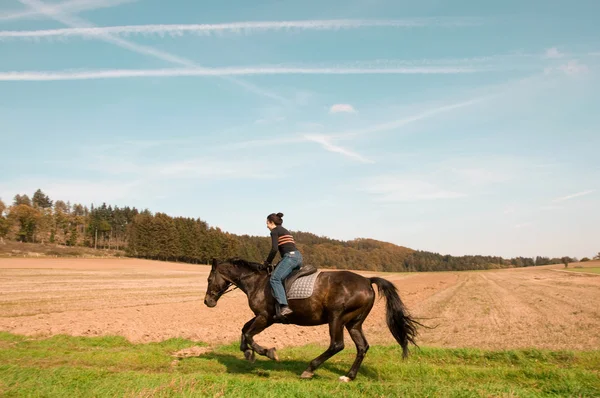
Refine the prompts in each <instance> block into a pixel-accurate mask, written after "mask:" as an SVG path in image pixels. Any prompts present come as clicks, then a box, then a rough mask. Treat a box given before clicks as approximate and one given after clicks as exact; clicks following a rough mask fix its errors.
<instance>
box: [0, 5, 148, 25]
mask: <svg viewBox="0 0 600 398" xmlns="http://www.w3.org/2000/svg"><path fill="white" fill-rule="evenodd" d="M136 1H138V0H70V1H64V2H62V3H57V4H52V5H51V6H49V7H52V8H54V9H56V10H59V11H60V12H69V13H77V12H81V11H91V10H97V9H100V8H110V7H115V6H118V5H121V4H126V3H134V2H136ZM44 16H45V13H42V12H40V11H38V10H27V11H15V12H4V13H1V14H0V21H14V20H20V19H31V18H40V17H44Z"/></svg>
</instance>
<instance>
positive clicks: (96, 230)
mask: <svg viewBox="0 0 600 398" xmlns="http://www.w3.org/2000/svg"><path fill="white" fill-rule="evenodd" d="M291 232H292V233H293V234H294V238H295V240H296V243H297V245H298V249H299V250H300V251H302V253H303V255H304V258H305V262H307V263H311V264H313V265H315V266H316V267H319V268H335V269H354V270H370V271H386V272H407V271H408V272H416V271H462V270H482V269H492V268H509V267H530V266H536V265H547V264H561V263H565V262H567V263H569V262H576V261H577V259H576V258H570V257H561V258H549V257H543V256H537V257H536V258H530V257H516V258H510V259H505V258H502V257H498V256H484V255H468V256H451V255H442V254H439V253H432V252H428V251H420V250H419V251H417V250H412V249H410V248H407V247H403V246H398V245H395V244H392V243H387V242H381V241H377V240H374V239H368V238H357V239H354V240H350V241H342V240H336V239H332V238H329V237H323V236H317V235H314V234H311V233H308V232H302V231H291ZM4 239H7V240H15V241H20V242H33V243H40V244H57V245H64V246H74V247H75V246H86V247H90V248H96V249H99V250H102V249H116V250H123V251H125V253H126V254H127V255H128V256H131V257H137V258H145V259H153V260H164V261H179V262H187V263H196V264H208V263H209V262H210V260H211V259H212V258H221V259H225V258H231V257H241V258H245V259H247V260H251V261H257V262H262V261H263V260H264V259H265V258H266V256H267V254H268V252H269V249H270V238H269V237H268V233H266V234H265V236H250V235H235V234H231V233H228V232H226V231H222V230H221V229H219V228H215V227H211V226H210V225H209V224H208V223H207V222H206V221H203V220H202V219H200V218H192V217H171V216H169V215H167V214H164V213H160V212H158V213H152V212H151V211H149V210H148V209H144V210H141V211H140V210H138V209H136V208H135V207H129V206H125V207H117V206H112V205H108V206H107V205H106V203H103V204H102V205H101V206H94V205H90V206H89V207H88V206H84V205H82V204H78V203H73V204H71V203H70V202H68V201H67V202H64V201H62V200H56V201H53V200H51V199H50V197H48V195H46V194H45V193H44V192H43V191H42V190H41V189H38V190H37V191H36V192H34V193H33V195H32V196H31V197H29V196H28V195H20V194H19V195H16V196H15V197H14V198H13V201H12V203H10V204H9V205H7V204H5V203H4V202H3V201H2V200H0V244H1V243H2V242H3V241H4Z"/></svg>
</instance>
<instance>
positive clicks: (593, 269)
mask: <svg viewBox="0 0 600 398" xmlns="http://www.w3.org/2000/svg"><path fill="white" fill-rule="evenodd" d="M567 271H573V272H587V273H590V274H600V267H591V268H567Z"/></svg>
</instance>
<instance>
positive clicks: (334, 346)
mask: <svg viewBox="0 0 600 398" xmlns="http://www.w3.org/2000/svg"><path fill="white" fill-rule="evenodd" d="M329 337H330V343H329V348H327V350H326V351H325V352H324V353H322V354H321V355H319V356H318V357H316V358H315V359H313V360H312V361H311V362H310V364H309V365H308V368H306V370H305V371H304V372H303V373H302V375H301V376H300V377H301V378H303V379H310V378H312V377H313V376H314V372H315V370H316V369H317V368H318V367H319V366H321V365H322V364H323V362H325V361H326V360H328V359H329V358H331V357H332V356H334V355H335V354H337V353H338V352H340V351H342V350H343V349H344V323H343V322H342V320H341V317H340V316H335V317H334V318H333V320H332V321H331V322H329Z"/></svg>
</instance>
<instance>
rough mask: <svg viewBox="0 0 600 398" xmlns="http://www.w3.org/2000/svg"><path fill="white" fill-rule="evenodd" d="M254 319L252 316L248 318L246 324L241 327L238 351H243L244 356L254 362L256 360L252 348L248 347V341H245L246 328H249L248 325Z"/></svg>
mask: <svg viewBox="0 0 600 398" xmlns="http://www.w3.org/2000/svg"><path fill="white" fill-rule="evenodd" d="M255 320H256V317H254V318H252V319H250V320H249V321H248V322H246V324H245V325H244V327H243V328H242V338H241V341H240V351H242V352H243V353H244V356H245V357H246V359H247V360H248V361H250V362H254V361H255V360H256V357H255V356H254V350H252V349H250V348H249V347H248V342H247V341H246V333H247V332H248V329H250V326H251V325H252V323H253V322H254V321H255Z"/></svg>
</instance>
